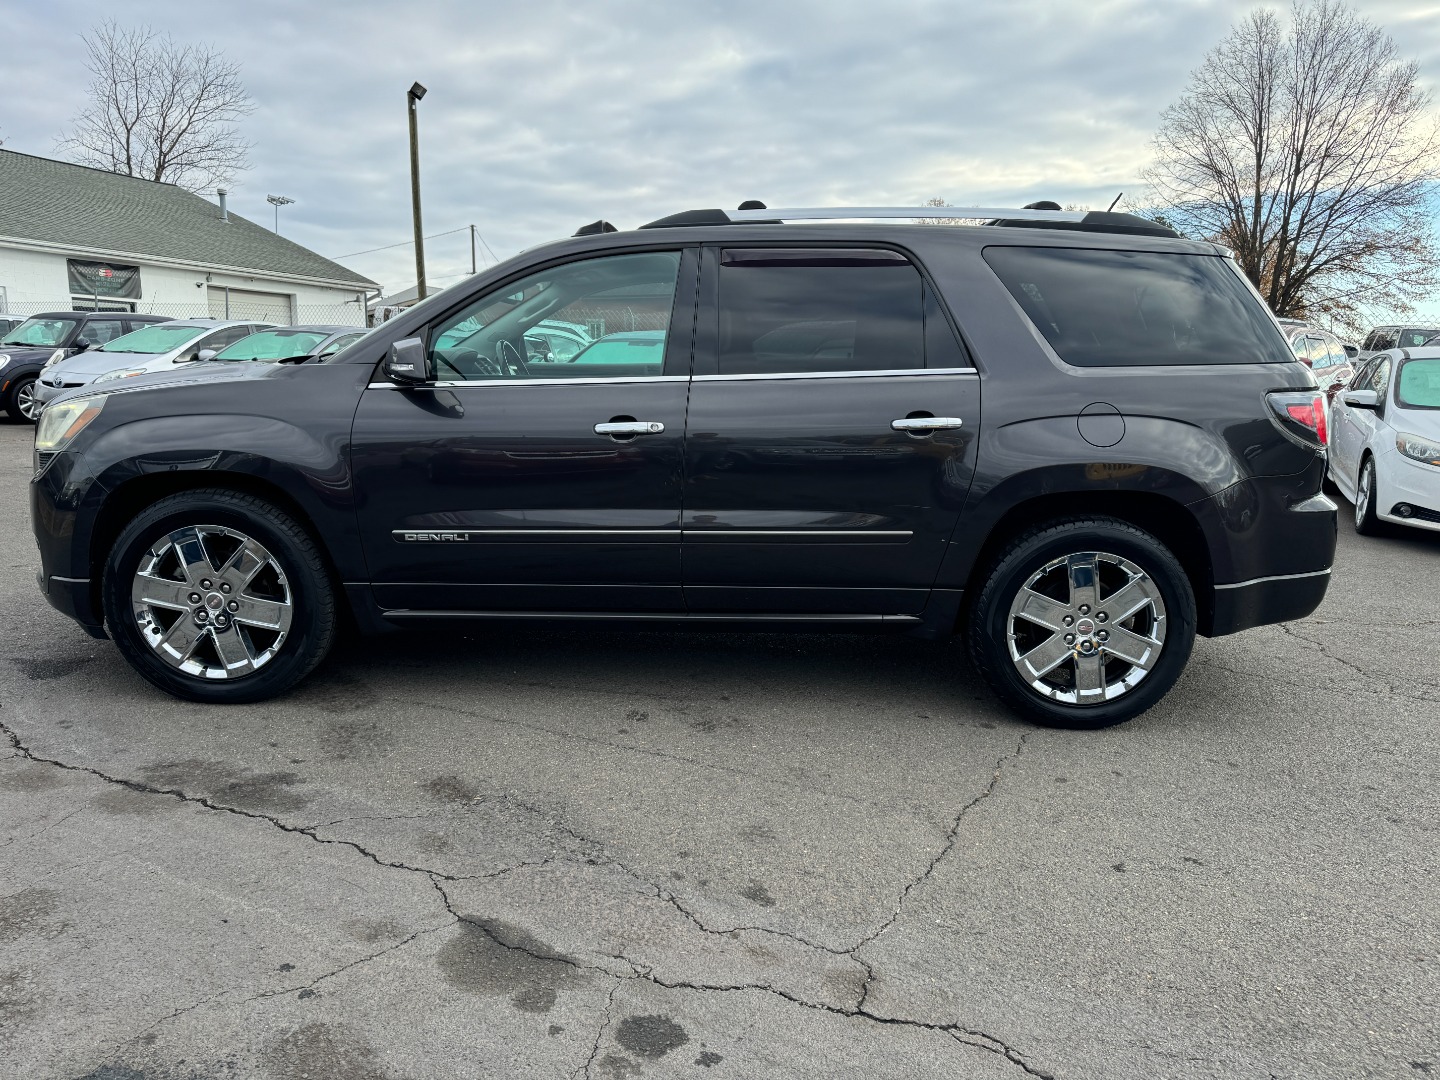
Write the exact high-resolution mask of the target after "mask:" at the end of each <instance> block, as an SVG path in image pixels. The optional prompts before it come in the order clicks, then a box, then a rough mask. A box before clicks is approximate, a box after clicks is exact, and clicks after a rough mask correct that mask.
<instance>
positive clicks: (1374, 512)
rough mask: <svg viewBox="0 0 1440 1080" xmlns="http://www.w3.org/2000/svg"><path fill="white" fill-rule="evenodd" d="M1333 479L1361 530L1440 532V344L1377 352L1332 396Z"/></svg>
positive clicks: (1331, 462)
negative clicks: (1390, 525)
mask: <svg viewBox="0 0 1440 1080" xmlns="http://www.w3.org/2000/svg"><path fill="white" fill-rule="evenodd" d="M1329 471H1330V479H1331V481H1332V482H1333V483H1334V484H1335V486H1336V487H1338V488H1339V489H1340V491H1341V493H1342V494H1343V495H1345V497H1346V498H1348V499H1349V500H1350V501H1351V502H1353V503H1354V504H1355V528H1356V530H1357V531H1358V532H1360V533H1362V534H1364V535H1366V536H1374V535H1375V534H1377V533H1380V532H1383V531H1384V528H1385V526H1384V524H1382V523H1384V522H1392V523H1394V524H1397V525H1410V526H1414V527H1416V528H1420V529H1434V530H1436V531H1440V348H1418V349H1394V350H1392V351H1390V352H1385V353H1377V354H1376V355H1375V356H1372V357H1371V358H1370V359H1369V360H1368V361H1366V362H1365V363H1364V365H1363V366H1362V367H1361V369H1360V372H1359V374H1358V375H1356V376H1355V377H1354V378H1353V379H1352V380H1351V381H1350V385H1349V386H1348V387H1347V388H1346V389H1344V390H1342V391H1341V392H1340V393H1339V394H1337V395H1336V397H1335V402H1334V404H1333V405H1332V407H1331V412H1330V468H1329Z"/></svg>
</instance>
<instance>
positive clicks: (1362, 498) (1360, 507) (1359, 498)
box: [1355, 460, 1375, 529]
mask: <svg viewBox="0 0 1440 1080" xmlns="http://www.w3.org/2000/svg"><path fill="white" fill-rule="evenodd" d="M1374 486H1375V463H1374V462H1372V461H1369V460H1367V461H1366V462H1365V464H1364V465H1361V466H1360V479H1359V480H1357V481H1356V482H1355V527H1356V528H1357V529H1361V528H1364V527H1365V515H1366V514H1368V513H1369V512H1370V496H1371V494H1372V492H1371V489H1372V488H1373V487H1374Z"/></svg>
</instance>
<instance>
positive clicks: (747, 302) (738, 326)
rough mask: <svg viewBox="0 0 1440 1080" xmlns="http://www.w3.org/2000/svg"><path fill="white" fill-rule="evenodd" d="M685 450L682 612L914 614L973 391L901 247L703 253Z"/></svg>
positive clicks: (969, 457) (969, 458)
mask: <svg viewBox="0 0 1440 1080" xmlns="http://www.w3.org/2000/svg"><path fill="white" fill-rule="evenodd" d="M700 294H701V298H702V299H701V310H700V316H699V321H698V324H697V338H696V342H697V343H696V357H695V361H696V367H695V378H694V380H693V382H692V384H691V392H690V417H689V424H688V428H687V437H686V449H685V474H686V480H685V500H684V515H683V522H682V525H683V530H684V549H683V550H684V562H685V599H686V604H687V605H688V607H689V609H690V610H691V611H693V612H697V613H698V612H727V611H729V612H755V613H761V612H776V613H828V614H896V615H907V614H916V613H919V612H920V611H921V610H923V609H924V607H925V604H926V601H927V599H928V597H929V592H930V587H931V584H932V582H933V581H934V580H935V575H936V572H937V570H938V568H939V565H940V561H941V558H942V557H943V555H944V552H945V547H946V544H947V542H948V540H949V537H950V534H951V532H952V531H953V530H954V527H955V523H956V520H957V518H958V515H959V511H960V507H961V505H962V504H963V503H964V500H965V494H966V492H967V490H968V488H969V486H970V479H971V476H972V475H973V473H974V470H975V446H976V439H977V436H978V434H979V432H978V425H979V422H980V385H979V380H978V378H977V377H976V373H975V371H974V370H973V368H971V367H970V366H969V364H968V362H967V361H966V359H965V355H964V353H963V351H962V349H961V347H960V345H959V343H958V341H957V339H956V337H955V334H954V332H953V330H952V328H951V327H950V325H949V324H948V322H947V321H946V319H945V317H944V315H943V313H942V312H941V309H940V306H939V304H938V303H937V302H936V298H935V295H934V292H933V290H932V288H931V287H930V286H929V285H928V284H927V283H926V282H925V280H924V278H923V276H922V274H921V273H920V271H919V269H918V268H917V267H916V266H915V265H914V263H912V262H911V261H910V260H909V259H908V258H907V257H906V256H905V255H903V254H900V253H898V252H895V251H891V250H886V249H879V248H876V249H866V248H853V247H852V248H838V247H835V248H804V249H802V248H761V247H743V246H739V245H735V246H730V247H722V246H718V245H717V246H714V247H708V248H706V250H705V252H704V268H703V273H702V281H701V289H700Z"/></svg>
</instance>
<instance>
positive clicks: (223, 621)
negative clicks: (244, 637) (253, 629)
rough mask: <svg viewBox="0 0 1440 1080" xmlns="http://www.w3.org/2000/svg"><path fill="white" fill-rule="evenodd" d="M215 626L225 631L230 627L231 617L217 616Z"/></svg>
mask: <svg viewBox="0 0 1440 1080" xmlns="http://www.w3.org/2000/svg"><path fill="white" fill-rule="evenodd" d="M215 625H216V626H218V627H220V629H221V630H224V629H225V627H227V626H229V625H230V616H229V615H216V616H215Z"/></svg>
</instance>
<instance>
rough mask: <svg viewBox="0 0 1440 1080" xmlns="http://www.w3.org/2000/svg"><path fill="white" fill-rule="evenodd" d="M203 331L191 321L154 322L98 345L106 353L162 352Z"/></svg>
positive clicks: (203, 330) (203, 329) (177, 346)
mask: <svg viewBox="0 0 1440 1080" xmlns="http://www.w3.org/2000/svg"><path fill="white" fill-rule="evenodd" d="M204 332H205V328H204V327H203V326H195V325H193V324H191V323H156V324H155V325H153V326H147V327H145V328H143V329H141V330H132V331H131V332H130V333H128V334H126V335H125V336H124V337H118V338H116V339H115V340H114V341H111V342H108V343H107V344H105V345H102V346H101V347H100V351H101V352H107V353H163V352H169V351H170V350H171V349H176V348H179V347H180V346H181V345H183V344H185V342H187V341H189V340H190V339H191V338H196V337H199V336H200V335H201V334H203V333H204Z"/></svg>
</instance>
